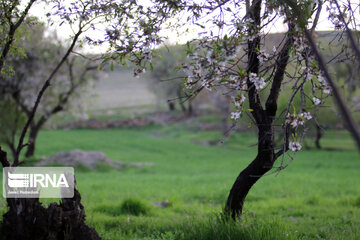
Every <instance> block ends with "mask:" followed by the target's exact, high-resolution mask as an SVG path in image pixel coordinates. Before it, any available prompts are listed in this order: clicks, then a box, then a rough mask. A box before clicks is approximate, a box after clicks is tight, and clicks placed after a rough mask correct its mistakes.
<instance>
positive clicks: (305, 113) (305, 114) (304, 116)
mask: <svg viewBox="0 0 360 240" xmlns="http://www.w3.org/2000/svg"><path fill="white" fill-rule="evenodd" d="M300 115H301V116H302V117H303V118H305V119H306V120H310V119H312V116H311V113H309V112H303V113H301V114H300Z"/></svg>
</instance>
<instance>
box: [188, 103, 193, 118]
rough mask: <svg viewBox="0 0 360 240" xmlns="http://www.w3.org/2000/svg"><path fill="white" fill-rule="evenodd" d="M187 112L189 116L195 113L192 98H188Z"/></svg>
mask: <svg viewBox="0 0 360 240" xmlns="http://www.w3.org/2000/svg"><path fill="white" fill-rule="evenodd" d="M187 114H188V115H189V116H193V115H194V109H193V105H192V102H191V100H190V99H189V100H188V109H187Z"/></svg>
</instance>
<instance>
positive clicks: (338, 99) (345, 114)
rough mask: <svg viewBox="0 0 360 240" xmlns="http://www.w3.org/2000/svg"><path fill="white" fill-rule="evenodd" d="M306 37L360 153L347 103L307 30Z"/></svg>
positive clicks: (358, 138)
mask: <svg viewBox="0 0 360 240" xmlns="http://www.w3.org/2000/svg"><path fill="white" fill-rule="evenodd" d="M305 36H306V38H307V40H308V41H309V43H310V46H311V48H312V50H313V52H314V54H315V56H316V59H317V61H318V63H319V67H320V69H321V71H322V72H323V73H324V76H325V78H326V81H327V82H328V84H329V85H330V87H331V88H332V91H333V94H334V98H335V101H336V103H337V105H338V107H339V110H340V112H341V115H342V116H343V118H344V120H345V122H346V123H347V125H348V128H349V131H350V133H351V135H352V136H353V138H354V140H355V142H356V144H357V147H358V149H359V151H360V134H359V132H358V129H357V127H356V125H355V122H354V120H353V118H352V116H351V114H350V113H349V110H348V109H347V107H346V105H345V103H344V102H343V100H342V99H341V96H340V93H339V91H338V89H337V87H336V85H335V83H334V81H333V79H332V77H331V76H330V74H329V71H328V69H327V67H326V64H325V61H324V59H323V57H322V56H321V54H320V52H319V50H318V49H317V46H316V44H315V42H314V39H313V38H312V36H311V33H310V32H309V31H308V30H306V29H305Z"/></svg>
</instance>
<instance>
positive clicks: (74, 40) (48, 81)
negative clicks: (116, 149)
mask: <svg viewBox="0 0 360 240" xmlns="http://www.w3.org/2000/svg"><path fill="white" fill-rule="evenodd" d="M81 33H82V30H81V29H80V30H79V31H78V32H77V33H76V34H75V36H74V38H73V41H72V43H71V45H70V47H69V48H68V50H67V52H66V53H65V55H64V56H63V58H62V59H61V61H60V62H59V63H58V65H57V66H56V67H55V69H54V70H53V71H52V73H51V74H50V76H49V77H48V79H47V80H46V81H45V83H44V85H43V86H42V88H41V90H40V92H39V94H38V96H37V98H36V101H35V104H34V107H33V108H32V111H31V114H30V115H29V117H28V120H27V122H26V124H25V126H24V128H23V130H22V132H21V135H20V139H19V143H18V146H17V150H16V158H15V159H14V163H13V165H14V166H17V165H18V164H19V157H20V152H21V149H22V146H23V142H24V138H25V135H26V132H27V130H28V128H29V126H30V124H31V122H32V121H33V119H34V117H35V113H36V110H37V108H38V106H39V103H40V100H41V98H42V96H43V94H44V92H45V90H46V89H47V88H48V87H49V86H50V82H51V80H52V79H53V78H54V76H55V74H56V73H57V71H58V70H59V69H60V67H61V66H62V65H63V64H64V62H65V61H66V59H67V58H68V56H69V55H70V53H71V52H72V50H73V49H74V47H75V44H76V42H77V40H78V38H79V36H80V35H81Z"/></svg>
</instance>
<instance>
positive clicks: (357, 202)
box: [354, 196, 360, 208]
mask: <svg viewBox="0 0 360 240" xmlns="http://www.w3.org/2000/svg"><path fill="white" fill-rule="evenodd" d="M354 206H355V207H358V208H360V196H359V197H357V198H356V199H355V201H354Z"/></svg>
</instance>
